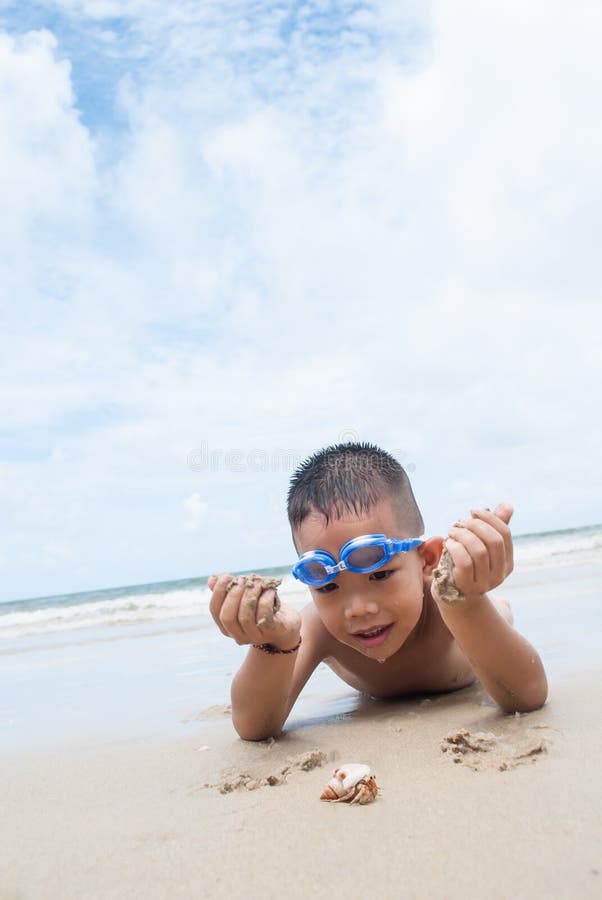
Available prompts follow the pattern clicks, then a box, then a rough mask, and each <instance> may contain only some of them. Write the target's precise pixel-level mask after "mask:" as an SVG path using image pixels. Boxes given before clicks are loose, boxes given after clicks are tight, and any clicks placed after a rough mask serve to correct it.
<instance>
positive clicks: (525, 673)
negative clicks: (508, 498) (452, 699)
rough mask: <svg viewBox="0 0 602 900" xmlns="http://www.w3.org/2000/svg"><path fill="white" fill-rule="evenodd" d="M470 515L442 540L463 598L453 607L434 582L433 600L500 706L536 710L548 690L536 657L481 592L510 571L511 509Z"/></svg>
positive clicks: (500, 508) (495, 584)
mask: <svg viewBox="0 0 602 900" xmlns="http://www.w3.org/2000/svg"><path fill="white" fill-rule="evenodd" d="M472 516H473V517H472V519H469V520H462V521H461V522H458V523H457V524H456V525H455V526H454V527H452V528H451V529H450V531H449V535H450V537H449V538H448V540H447V541H446V547H447V549H448V551H449V552H450V554H451V556H452V559H453V562H454V569H453V579H454V582H455V584H456V586H457V587H458V589H459V590H460V591H461V593H462V594H463V595H464V599H463V600H462V601H461V602H459V603H457V604H454V605H450V604H448V603H445V602H444V601H443V600H441V598H440V597H439V595H438V592H437V588H436V585H434V584H433V585H432V587H431V592H432V595H433V598H434V599H435V601H436V602H437V605H438V607H439V611H440V613H441V617H442V618H443V621H444V622H445V624H446V625H447V627H448V628H449V630H450V631H451V633H452V634H453V636H454V638H455V639H456V641H457V643H458V645H459V646H460V648H461V649H462V651H463V652H464V654H465V655H466V657H467V658H468V660H469V662H470V664H471V665H472V667H473V669H474V672H475V674H476V676H477V677H478V678H479V680H480V681H481V683H482V685H483V687H484V688H485V689H486V690H487V692H488V693H489V694H491V696H492V697H493V699H494V700H495V701H496V702H497V703H499V705H500V706H501V707H502V709H504V710H505V711H506V712H528V711H530V710H533V709H538V708H539V707H540V706H543V704H544V703H545V701H546V698H547V690H548V688H547V680H546V675H545V672H544V668H543V665H542V662H541V659H540V658H539V656H538V654H537V652H536V651H535V649H534V648H533V647H532V646H531V644H529V642H528V641H527V640H525V638H523V637H522V636H521V635H520V634H519V633H518V632H517V631H515V630H514V628H513V627H512V626H511V625H510V624H509V623H508V622H507V621H506V619H505V618H504V617H503V616H502V615H501V614H500V613H499V612H498V610H497V609H496V608H495V606H494V605H493V603H492V601H491V600H490V598H489V597H488V596H487V593H486V591H488V590H492V589H493V588H494V587H497V585H499V584H501V583H502V581H503V580H504V578H506V576H507V575H509V574H510V572H511V571H512V537H511V534H510V529H509V528H508V522H509V521H510V517H511V516H512V507H510V506H507V505H502V504H500V506H498V507H497V508H496V510H495V512H494V513H491V512H490V511H489V510H475V511H473V513H472Z"/></svg>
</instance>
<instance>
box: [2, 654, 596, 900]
mask: <svg viewBox="0 0 602 900" xmlns="http://www.w3.org/2000/svg"><path fill="white" fill-rule="evenodd" d="M600 684H601V679H600V668H599V667H597V668H595V669H592V671H589V672H587V673H586V672H583V673H581V674H580V675H578V676H577V675H571V676H562V677H559V678H558V679H556V680H555V679H552V683H551V697H550V700H549V702H548V704H547V705H546V707H545V708H543V709H542V710H539V711H537V712H534V713H531V714H528V715H523V716H519V717H517V716H504V715H502V714H500V713H499V712H498V710H497V709H496V708H495V707H494V706H493V705H492V703H491V701H490V700H489V699H488V698H487V697H486V695H485V694H484V693H483V691H482V689H481V688H480V687H479V686H478V685H476V686H473V687H470V688H467V689H465V690H463V691H460V692H458V693H456V694H451V695H447V696H439V697H433V698H430V699H429V698H422V699H421V698H414V699H411V700H406V701H401V702H397V703H390V702H386V703H385V702H380V701H371V700H368V699H365V700H361V701H360V702H359V704H358V706H357V708H356V709H355V710H352V711H350V712H348V713H346V714H343V715H340V716H336V717H334V718H329V719H326V720H324V721H322V722H319V723H317V724H316V723H314V724H306V725H304V723H303V722H299V723H297V725H296V727H295V728H293V729H291V730H290V731H288V732H287V733H285V734H284V735H283V736H282V737H281V738H280V739H278V740H277V741H274V742H266V743H260V744H251V743H246V742H243V741H240V740H238V739H237V738H236V736H235V734H234V732H233V729H232V727H231V723H230V719H229V715H228V710H227V707H217V708H215V707H213V708H210V709H208V710H206V711H201V712H200V713H199V716H198V720H197V722H195V723H194V732H193V733H192V732H191V733H190V735H189V736H188V737H187V738H186V739H185V740H174V741H169V742H158V741H154V742H153V741H140V740H138V741H136V740H128V741H115V742H105V743H103V744H101V745H99V746H89V747H87V748H84V749H81V748H80V749H78V750H77V751H75V750H73V751H69V750H65V749H63V750H61V751H54V752H43V751H37V752H32V753H28V754H20V755H18V756H16V755H15V756H10V757H7V756H4V757H3V759H2V769H1V772H2V774H1V796H2V807H3V811H2V817H1V821H0V842H1V846H2V848H3V851H2V857H3V861H2V867H1V874H0V897H1V898H2V900H29V898H31V900H33V898H36V900H38V898H63V900H67V898H82V897H90V898H103V900H109V898H111V900H112V898H135V897H140V898H166V897H170V898H171V897H178V898H179V897H181V898H188V897H193V896H209V897H238V896H251V897H280V896H282V894H285V895H286V896H288V897H300V898H301V897H307V896H312V897H330V896H335V897H357V898H360V897H366V896H370V895H372V894H377V895H378V896H381V897H397V896H403V897H412V898H414V897H416V898H422V897H429V898H456V897H457V898H460V897H488V898H508V897H512V898H533V897H567V898H568V897H576V896H578V897H582V898H584V897H592V898H594V897H599V896H600V890H601V887H602V874H601V873H602V840H601V836H602V815H601V803H600V801H601V799H602V798H601V791H600V786H601V778H600V770H599V767H600V759H599V757H600V749H601V747H602V727H601V724H600V719H599V716H597V715H596V714H595V712H594V711H595V710H597V709H599V708H600V705H601V701H602V688H601V687H600ZM462 730H466V731H468V732H469V734H470V735H472V736H473V738H474V735H475V734H478V733H480V732H484V733H487V734H488V735H489V738H488V741H487V740H486V741H484V744H485V745H486V746H487V747H489V749H485V750H476V751H470V750H467V751H466V753H464V754H462V753H460V754H456V753H454V752H453V751H452V750H451V749H448V750H447V752H444V751H443V750H442V742H444V741H445V738H446V737H447V736H449V735H457V734H458V732H461V731H462ZM491 735H494V736H495V739H493V738H492V737H491ZM443 745H445V743H444V744H443ZM477 745H478V738H477ZM312 751H320V752H321V753H322V754H324V757H325V759H324V762H323V763H322V764H321V765H313V763H314V762H315V759H316V757H315V755H314V756H312ZM456 756H457V757H458V759H459V762H457V761H456V758H455V757H456ZM345 761H362V762H366V763H368V764H369V765H371V766H372V768H373V770H374V773H375V774H376V776H377V780H378V783H379V785H380V787H381V794H380V795H379V796H378V798H377V799H376V801H375V802H373V803H372V804H370V805H368V806H363V807H358V806H348V805H347V804H329V803H325V802H322V801H320V800H319V799H318V798H319V795H320V792H321V789H322V787H323V785H324V784H325V782H326V781H327V779H328V777H329V774H330V771H331V769H332V768H333V766H334V765H336V764H337V763H340V762H345ZM287 767H289V768H288V773H287V775H286V777H285V779H284V783H282V784H280V785H279V786H274V787H270V786H260V787H256V788H255V789H252V790H248V789H246V788H245V787H244V786H243V787H239V788H238V789H232V790H230V791H229V792H227V793H224V792H223V790H224V785H225V786H226V787H233V785H234V784H235V783H236V781H237V780H242V781H243V782H244V780H245V779H244V778H243V779H240V776H241V775H247V776H250V777H252V778H253V779H254V782H253V783H257V781H258V780H260V779H261V778H263V777H265V776H267V775H270V774H272V775H278V774H279V773H281V772H282V770H283V769H286V768H287ZM305 767H307V770H305ZM253 783H252V784H251V787H253Z"/></svg>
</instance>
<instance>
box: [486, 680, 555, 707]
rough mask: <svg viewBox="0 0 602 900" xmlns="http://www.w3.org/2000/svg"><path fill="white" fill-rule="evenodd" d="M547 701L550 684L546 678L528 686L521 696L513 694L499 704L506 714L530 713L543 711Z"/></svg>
mask: <svg viewBox="0 0 602 900" xmlns="http://www.w3.org/2000/svg"><path fill="white" fill-rule="evenodd" d="M547 699H548V682H547V680H546V678H545V677H544V678H543V680H542V681H537V682H536V683H534V684H532V685H529V686H527V687H526V688H525V689H524V690H523V691H521V693H520V695H517V694H512V695H511V697H504V699H503V701H501V702H500V701H498V702H499V703H500V706H501V707H502V709H503V710H504V712H506V713H529V712H535V710H537V709H541V707H542V706H543V705H544V704H545V702H546V700H547Z"/></svg>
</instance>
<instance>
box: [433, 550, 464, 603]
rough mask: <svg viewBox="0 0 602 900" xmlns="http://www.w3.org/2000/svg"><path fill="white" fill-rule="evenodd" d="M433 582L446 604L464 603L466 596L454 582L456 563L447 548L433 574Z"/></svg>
mask: <svg viewBox="0 0 602 900" xmlns="http://www.w3.org/2000/svg"><path fill="white" fill-rule="evenodd" d="M433 582H434V583H435V586H436V588H437V593H438V594H439V597H440V598H441V600H443V602H444V603H447V604H449V606H455V605H456V604H457V603H462V602H463V601H464V599H465V597H464V594H463V593H462V591H460V590H459V589H458V587H457V585H456V582H455V581H454V561H453V559H452V556H451V553H450V552H449V550H448V549H447V547H444V548H443V552H442V554H441V558H440V560H439V563H438V565H437V568H436V569H435V570H434V572H433Z"/></svg>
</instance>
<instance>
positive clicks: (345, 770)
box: [320, 763, 378, 806]
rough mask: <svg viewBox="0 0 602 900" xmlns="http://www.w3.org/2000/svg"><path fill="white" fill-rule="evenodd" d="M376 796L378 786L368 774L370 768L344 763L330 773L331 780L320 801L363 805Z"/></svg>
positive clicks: (359, 764)
mask: <svg viewBox="0 0 602 900" xmlns="http://www.w3.org/2000/svg"><path fill="white" fill-rule="evenodd" d="M377 794H378V785H377V783H376V781H375V779H374V776H372V775H371V774H370V767H369V766H364V765H362V764H361V763H345V764H344V765H342V766H339V767H338V768H337V769H335V770H334V772H333V773H332V778H331V779H330V781H329V782H328V784H327V785H326V787H325V788H324V790H323V792H322V794H321V795H320V800H331V801H334V802H335V803H337V802H341V801H343V802H344V801H347V802H349V803H359V804H360V805H362V806H363V805H364V804H366V803H371V802H372V800H374V799H375V798H376V795H377Z"/></svg>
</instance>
